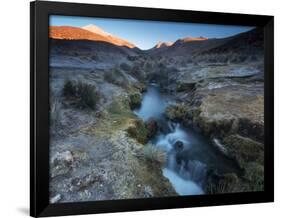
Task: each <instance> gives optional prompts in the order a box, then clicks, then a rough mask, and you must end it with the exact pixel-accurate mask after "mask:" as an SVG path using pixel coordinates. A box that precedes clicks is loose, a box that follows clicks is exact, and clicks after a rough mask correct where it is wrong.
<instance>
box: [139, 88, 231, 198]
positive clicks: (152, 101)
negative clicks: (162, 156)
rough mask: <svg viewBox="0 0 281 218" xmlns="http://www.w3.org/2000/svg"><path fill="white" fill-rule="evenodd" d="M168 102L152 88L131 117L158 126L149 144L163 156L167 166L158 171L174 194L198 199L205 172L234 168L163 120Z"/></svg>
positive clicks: (202, 140)
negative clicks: (154, 123) (156, 122)
mask: <svg viewBox="0 0 281 218" xmlns="http://www.w3.org/2000/svg"><path fill="white" fill-rule="evenodd" d="M172 102H173V98H172V97H171V96H168V95H164V94H163V93H160V91H159V88H158V87H157V86H156V85H152V86H149V87H148V89H147V92H146V93H145V94H144V95H143V100H142V105H141V107H140V108H139V109H138V110H135V113H136V114H137V115H138V116H139V117H140V118H142V119H143V120H144V121H146V120H148V119H149V118H153V119H156V120H157V121H158V124H160V130H159V131H158V133H157V135H156V136H155V137H154V138H153V139H152V140H151V143H152V144H153V145H155V146H157V147H158V148H160V149H162V150H164V151H165V152H166V153H167V163H166V165H165V166H164V167H163V169H162V171H163V175H164V176H165V177H166V178H168V179H169V181H170V182H171V184H172V185H173V187H174V188H175V190H176V192H177V193H178V194H179V195H201V194H204V191H203V187H204V182H205V181H206V176H207V172H208V169H215V170H216V171H217V172H218V173H226V172H235V170H236V168H235V166H234V165H233V163H232V162H231V161H230V160H228V159H226V158H225V157H224V156H222V155H221V154H219V153H218V152H217V151H216V150H214V148H213V146H212V145H211V143H210V141H209V140H208V139H206V138H205V137H203V136H202V135H200V134H199V133H198V132H196V131H194V130H193V129H192V128H185V127H183V126H182V125H181V124H179V123H174V122H171V121H168V120H166V119H165V117H164V111H165V108H166V106H167V105H168V104H169V103H172ZM176 142H180V143H181V146H180V148H176V147H175V143H176Z"/></svg>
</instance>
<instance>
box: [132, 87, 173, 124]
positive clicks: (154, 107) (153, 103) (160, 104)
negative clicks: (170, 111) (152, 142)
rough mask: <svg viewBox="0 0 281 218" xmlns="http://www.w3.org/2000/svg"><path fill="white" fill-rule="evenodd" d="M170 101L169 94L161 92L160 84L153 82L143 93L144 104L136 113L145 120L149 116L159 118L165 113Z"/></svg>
mask: <svg viewBox="0 0 281 218" xmlns="http://www.w3.org/2000/svg"><path fill="white" fill-rule="evenodd" d="M168 102H169V96H165V95H163V94H161V93H160V92H159V88H158V86H157V85H155V84H152V85H150V86H149V87H148V88H147V92H145V94H144V95H143V99H142V105H141V107H140V108H139V109H138V110H135V113H136V114H137V115H138V116H139V117H141V118H142V119H143V120H144V121H146V120H148V119H149V118H156V119H159V118H161V116H162V115H163V113H164V111H165V108H166V106H167V104H168Z"/></svg>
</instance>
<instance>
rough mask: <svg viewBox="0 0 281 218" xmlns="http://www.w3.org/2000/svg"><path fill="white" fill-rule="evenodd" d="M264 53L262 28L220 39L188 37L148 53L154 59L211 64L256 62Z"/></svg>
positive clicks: (154, 48) (157, 47)
mask: <svg viewBox="0 0 281 218" xmlns="http://www.w3.org/2000/svg"><path fill="white" fill-rule="evenodd" d="M262 52H263V30H262V29H261V28H255V29H253V30H250V31H247V32H244V33H240V34H237V35H234V36H231V37H226V38H220V39H216V38H213V39H208V38H205V37H198V38H190V37H187V38H183V39H179V40H177V41H175V42H174V43H172V44H171V45H170V46H157V45H156V46H154V47H153V48H152V49H149V50H147V51H146V53H147V54H148V55H151V56H154V57H168V58H169V57H172V58H174V57H178V58H181V59H189V60H195V59H196V61H211V62H212V61H214V62H216V61H218V62H220V61H222V62H226V61H228V60H231V61H232V60H233V61H235V62H240V61H242V60H245V59H247V60H255V59H257V58H259V57H262ZM234 59H235V60H234Z"/></svg>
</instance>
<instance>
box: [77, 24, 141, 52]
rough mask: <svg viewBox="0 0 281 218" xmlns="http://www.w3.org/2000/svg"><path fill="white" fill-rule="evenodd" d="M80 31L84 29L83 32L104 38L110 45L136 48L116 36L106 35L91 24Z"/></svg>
mask: <svg viewBox="0 0 281 218" xmlns="http://www.w3.org/2000/svg"><path fill="white" fill-rule="evenodd" d="M82 29H85V30H88V31H90V32H92V33H95V34H99V35H101V36H104V37H105V38H107V40H108V41H109V42H111V43H112V44H115V45H119V46H127V47H129V48H135V47H136V46H135V45H134V44H132V43H130V42H128V41H126V40H124V39H121V38H119V37H118V36H114V35H112V34H110V33H107V32H105V31H104V30H103V29H101V28H100V27H98V26H96V25H93V24H90V25H87V26H84V27H82Z"/></svg>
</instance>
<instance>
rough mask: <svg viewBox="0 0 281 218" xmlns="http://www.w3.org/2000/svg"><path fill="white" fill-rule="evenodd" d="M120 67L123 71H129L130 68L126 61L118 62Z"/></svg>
mask: <svg viewBox="0 0 281 218" xmlns="http://www.w3.org/2000/svg"><path fill="white" fill-rule="evenodd" d="M120 68H121V69H122V70H125V71H129V70H130V69H131V67H130V65H129V64H127V63H122V64H120Z"/></svg>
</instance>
